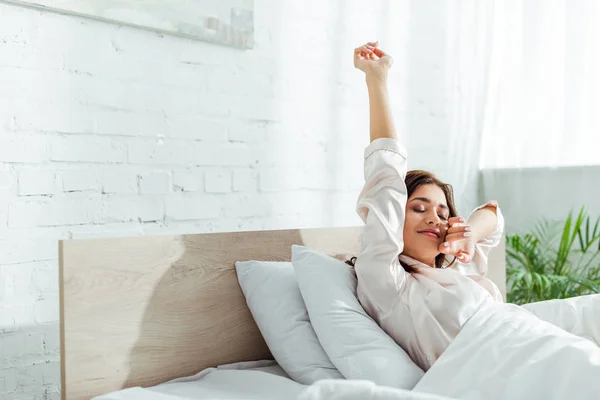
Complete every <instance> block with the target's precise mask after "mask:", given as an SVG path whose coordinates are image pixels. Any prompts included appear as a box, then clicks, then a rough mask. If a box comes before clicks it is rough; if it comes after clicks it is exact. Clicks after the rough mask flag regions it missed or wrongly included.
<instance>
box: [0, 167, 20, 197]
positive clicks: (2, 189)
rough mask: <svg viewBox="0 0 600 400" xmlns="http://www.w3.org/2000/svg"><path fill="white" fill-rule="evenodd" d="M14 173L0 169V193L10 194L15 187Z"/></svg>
mask: <svg viewBox="0 0 600 400" xmlns="http://www.w3.org/2000/svg"><path fill="white" fill-rule="evenodd" d="M15 176H16V174H14V173H13V172H10V171H0V193H2V194H10V193H12V192H13V191H14V189H15V187H16V182H17V180H16V179H15Z"/></svg>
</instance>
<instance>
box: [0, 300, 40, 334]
mask: <svg viewBox="0 0 600 400" xmlns="http://www.w3.org/2000/svg"><path fill="white" fill-rule="evenodd" d="M0 315H3V317H4V318H5V319H6V320H8V321H10V320H12V321H13V325H14V326H16V327H21V326H33V325H35V323H36V321H35V311H34V306H33V304H10V305H8V306H5V307H2V306H0ZM4 327H5V325H0V330H1V329H3V328H4ZM9 328H10V327H9Z"/></svg>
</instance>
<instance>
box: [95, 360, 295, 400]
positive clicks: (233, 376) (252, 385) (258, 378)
mask: <svg viewBox="0 0 600 400" xmlns="http://www.w3.org/2000/svg"><path fill="white" fill-rule="evenodd" d="M304 389H305V386H304V385H301V384H299V383H296V382H294V381H293V380H291V379H290V378H289V377H288V376H287V375H286V373H285V372H284V371H283V369H281V367H279V365H277V364H276V363H275V362H274V361H256V362H246V363H236V364H230V365H224V366H220V367H217V368H208V369H205V370H203V371H202V372H200V373H198V374H196V375H194V376H191V377H187V378H180V379H175V380H173V381H170V382H167V383H163V384H160V385H157V386H154V387H151V388H139V387H136V388H130V389H125V390H119V391H117V392H114V393H109V394H106V395H103V396H99V397H95V398H94V399H93V400H198V399H211V400H241V399H244V400H246V399H248V400H281V399H296V398H297V397H298V396H299V395H300V393H301V392H302V391H303V390H304Z"/></svg>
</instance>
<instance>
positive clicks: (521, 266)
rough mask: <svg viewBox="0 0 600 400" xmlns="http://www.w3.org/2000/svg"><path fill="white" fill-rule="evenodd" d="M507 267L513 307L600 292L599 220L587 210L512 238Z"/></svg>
mask: <svg viewBox="0 0 600 400" xmlns="http://www.w3.org/2000/svg"><path fill="white" fill-rule="evenodd" d="M561 225H562V226H561ZM506 264H507V269H506V273H507V299H508V301H509V302H510V303H516V304H526V303H533V302H536V301H543V300H550V299H564V298H569V297H575V296H582V295H586V294H593V293H600V217H598V218H596V219H595V220H593V219H592V218H591V217H590V216H589V215H588V214H587V212H586V211H585V207H582V208H581V209H580V211H579V214H578V215H577V217H576V218H574V217H573V213H572V212H569V215H568V216H567V219H566V220H565V221H564V223H563V224H560V223H559V224H557V223H552V222H549V221H546V220H543V221H541V222H539V223H538V224H537V225H536V227H535V228H534V229H533V231H531V232H529V233H526V234H524V235H519V234H513V235H507V237H506Z"/></svg>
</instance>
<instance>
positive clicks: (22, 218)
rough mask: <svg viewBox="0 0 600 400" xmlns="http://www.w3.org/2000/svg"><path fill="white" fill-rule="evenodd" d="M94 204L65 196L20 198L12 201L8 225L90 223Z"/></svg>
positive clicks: (31, 225) (16, 226)
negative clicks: (35, 198) (37, 198)
mask: <svg viewBox="0 0 600 400" xmlns="http://www.w3.org/2000/svg"><path fill="white" fill-rule="evenodd" d="M92 208H93V204H91V203H90V202H89V201H81V200H78V199H66V198H64V196H63V197H60V198H56V197H55V198H52V199H41V200H18V201H13V202H11V203H10V206H9V217H8V226H9V227H10V228H27V227H35V226H61V225H78V224H86V223H90V222H91V219H90V212H91V210H92Z"/></svg>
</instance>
